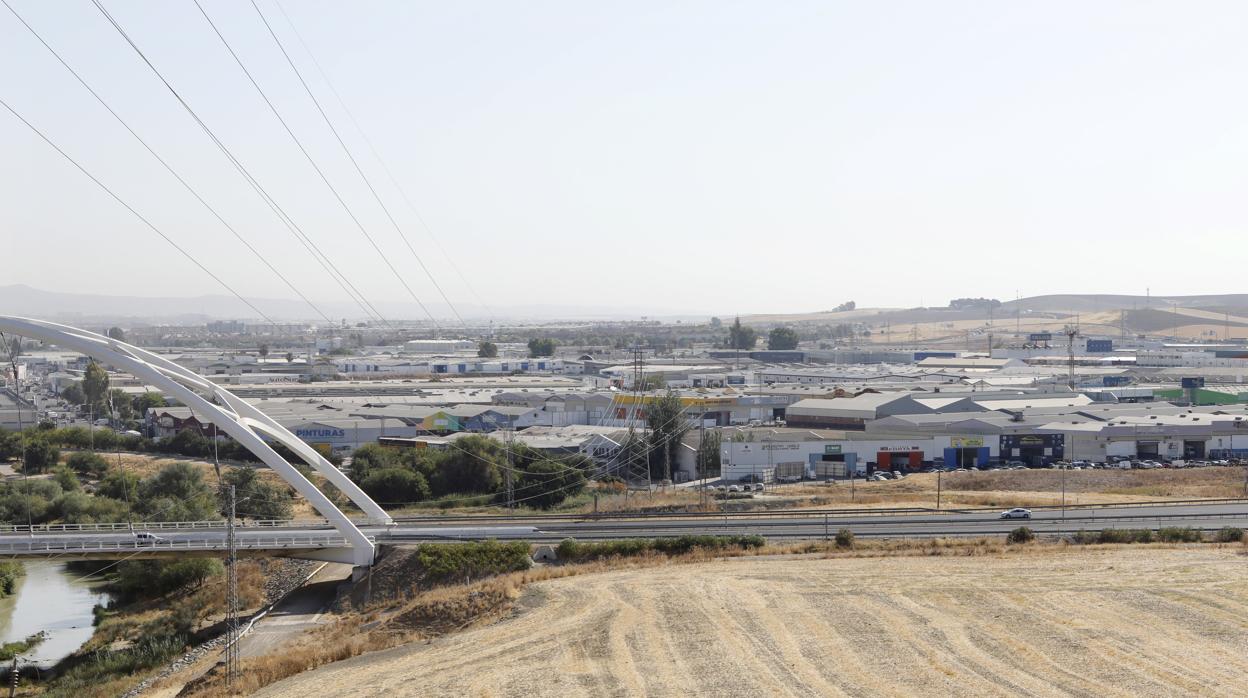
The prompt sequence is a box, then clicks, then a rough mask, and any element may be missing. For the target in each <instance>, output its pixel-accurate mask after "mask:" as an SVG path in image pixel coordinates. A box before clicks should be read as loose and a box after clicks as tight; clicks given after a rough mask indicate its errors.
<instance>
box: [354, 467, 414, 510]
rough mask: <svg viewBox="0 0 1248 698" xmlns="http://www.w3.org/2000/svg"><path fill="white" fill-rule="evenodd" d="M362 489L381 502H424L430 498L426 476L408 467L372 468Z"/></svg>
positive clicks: (361, 484)
mask: <svg viewBox="0 0 1248 698" xmlns="http://www.w3.org/2000/svg"><path fill="white" fill-rule="evenodd" d="M360 489H362V490H364V492H366V493H367V494H368V496H370V497H372V498H373V499H375V500H377V501H379V502H422V501H424V500H426V499H428V498H429V483H428V482H426V481H425V476H424V475H421V474H420V473H414V472H412V471H410V470H408V469H406V468H390V467H387V468H377V469H375V470H370V471H369V472H368V475H366V476H365V477H364V480H363V481H362V482H361V483H360Z"/></svg>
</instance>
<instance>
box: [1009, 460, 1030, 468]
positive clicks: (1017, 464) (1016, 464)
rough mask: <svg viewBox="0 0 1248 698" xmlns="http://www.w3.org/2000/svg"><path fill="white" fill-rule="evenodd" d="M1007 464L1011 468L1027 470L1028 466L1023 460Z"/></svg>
mask: <svg viewBox="0 0 1248 698" xmlns="http://www.w3.org/2000/svg"><path fill="white" fill-rule="evenodd" d="M1005 464H1006V465H1008V466H1009V467H1011V468H1026V467H1027V464H1026V463H1024V462H1022V461H1021V460H1011V461H1006V463H1005Z"/></svg>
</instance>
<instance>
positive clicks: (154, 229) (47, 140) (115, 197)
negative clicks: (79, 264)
mask: <svg viewBox="0 0 1248 698" xmlns="http://www.w3.org/2000/svg"><path fill="white" fill-rule="evenodd" d="M0 106H3V107H4V108H5V109H7V110H9V113H10V114H12V115H13V116H15V117H17V120H18V121H21V122H22V123H23V124H25V125H26V127H27V128H29V129H30V130H31V131H34V132H35V135H37V136H39V137H40V138H41V139H43V142H44V143H47V144H48V145H49V146H51V147H52V149H53V150H55V151H56V152H58V153H60V155H61V157H63V158H65V159H66V160H68V161H69V163H70V164H71V165H73V166H74V167H76V168H78V171H79V172H81V173H83V174H84V175H86V176H87V179H90V180H91V181H92V182H95V184H96V186H98V187H99V188H101V189H103V190H104V191H105V193H107V194H108V195H109V196H111V197H113V200H114V201H116V202H117V203H119V204H121V205H122V206H123V207H124V208H125V209H126V210H127V211H129V212H130V213H132V214H134V216H135V217H136V218H138V219H139V220H141V221H143V223H144V225H146V226H147V227H148V228H150V229H151V230H152V232H154V233H156V234H157V235H159V236H160V237H161V239H163V240H164V241H165V242H167V243H169V246H170V247H172V248H173V249H175V250H177V251H178V252H180V253H182V256H183V257H186V258H187V259H189V260H190V261H191V263H192V264H194V265H195V266H197V267H199V268H200V270H201V271H203V272H204V273H205V274H207V275H208V276H210V277H212V279H213V281H216V282H217V283H218V284H220V285H221V287H222V288H224V289H225V290H227V291H229V292H230V294H231V295H233V296H234V297H235V298H237V299H239V300H240V301H242V302H243V303H244V304H245V305H246V306H247V307H248V308H251V309H252V310H254V311H255V312H256V314H258V315H259V316H260V317H262V318H264V320H265V321H266V322H268V323H269V324H271V325H276V324H277V323H276V322H274V321H273V319H272V318H270V317H269V316H268V315H265V314H264V312H263V311H262V310H260V309H259V308H257V307H256V306H255V305H253V304H252V302H251V301H249V300H247V299H246V298H243V297H242V295H240V294H239V293H238V291H235V290H234V289H233V287H231V286H230V285H229V284H227V283H225V281H224V280H222V279H221V277H219V276H217V275H216V274H214V273H212V271H210V270H209V269H208V267H206V266H204V265H203V264H202V263H201V262H200V261H199V260H198V259H196V258H195V256H194V255H192V254H191V253H190V252H187V251H186V250H185V249H183V248H182V247H181V246H180V245H178V243H176V242H174V241H173V238H170V237H169V236H168V235H166V234H165V233H164V232H163V231H161V229H160V228H157V227H156V226H155V225H154V224H153V223H152V222H151V221H149V220H148V219H147V218H145V217H144V216H143V214H141V213H139V212H138V211H136V210H135V209H134V207H132V206H131V205H130V204H128V203H126V202H125V200H124V199H122V198H121V197H120V196H118V195H117V194H116V193H114V192H113V190H112V189H109V188H108V186H107V185H105V184H104V183H103V182H101V181H100V180H99V179H96V177H95V175H93V174H91V173H90V172H89V171H87V168H85V167H83V166H82V165H81V164H79V163H78V161H77V160H75V159H74V158H72V157H70V155H69V153H66V152H65V151H64V150H61V148H60V146H58V145H57V144H56V143H54V142H52V139H51V138H48V137H47V136H46V135H44V133H43V131H40V130H39V129H38V128H36V127H35V125H34V124H32V123H30V122H29V121H27V120H26V118H25V117H24V116H22V115H21V114H19V113H17V110H15V109H14V108H13V107H11V106H9V103H8V102H5V101H4V100H3V99H0Z"/></svg>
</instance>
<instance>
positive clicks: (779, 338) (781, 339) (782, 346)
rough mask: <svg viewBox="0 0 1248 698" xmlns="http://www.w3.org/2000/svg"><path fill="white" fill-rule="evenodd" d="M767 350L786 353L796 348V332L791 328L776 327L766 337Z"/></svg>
mask: <svg viewBox="0 0 1248 698" xmlns="http://www.w3.org/2000/svg"><path fill="white" fill-rule="evenodd" d="M767 348H768V349H771V350H773V351H787V350H790V349H796V348H797V331H796V330H794V329H793V328H791V327H777V328H775V329H774V330H772V331H771V333H770V334H768V335H767Z"/></svg>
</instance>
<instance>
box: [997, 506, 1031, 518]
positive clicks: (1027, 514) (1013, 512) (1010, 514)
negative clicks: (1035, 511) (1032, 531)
mask: <svg viewBox="0 0 1248 698" xmlns="http://www.w3.org/2000/svg"><path fill="white" fill-rule="evenodd" d="M997 518H1001V519H1030V518H1031V509H1024V508H1022V507H1016V508H1014V509H1010V510H1009V511H1003V512H1001V516H999V517H997Z"/></svg>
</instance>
